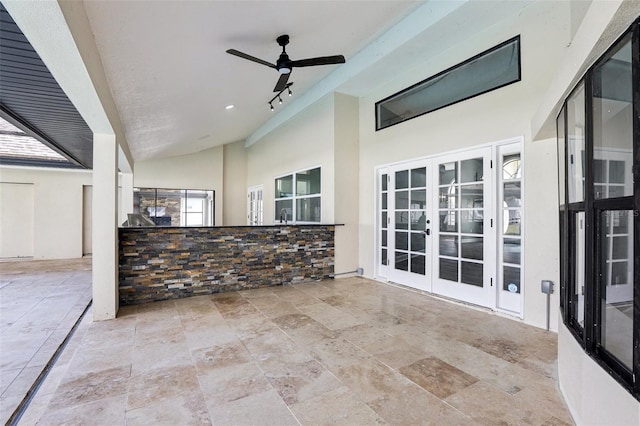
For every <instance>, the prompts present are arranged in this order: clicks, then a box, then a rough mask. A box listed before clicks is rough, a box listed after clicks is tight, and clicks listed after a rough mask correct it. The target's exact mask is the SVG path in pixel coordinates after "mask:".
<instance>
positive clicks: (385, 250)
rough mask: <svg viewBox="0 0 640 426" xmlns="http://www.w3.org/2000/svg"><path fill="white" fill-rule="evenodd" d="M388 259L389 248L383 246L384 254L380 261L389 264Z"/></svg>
mask: <svg viewBox="0 0 640 426" xmlns="http://www.w3.org/2000/svg"><path fill="white" fill-rule="evenodd" d="M388 262H389V261H388V259H387V249H386V248H383V249H382V256H381V257H380V263H382V264H383V265H387V264H388Z"/></svg>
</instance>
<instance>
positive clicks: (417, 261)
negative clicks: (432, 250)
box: [411, 254, 425, 275]
mask: <svg viewBox="0 0 640 426" xmlns="http://www.w3.org/2000/svg"><path fill="white" fill-rule="evenodd" d="M424 265H425V257H424V256H422V255H420V254H411V272H413V273H414V274H420V275H424V269H425V268H424Z"/></svg>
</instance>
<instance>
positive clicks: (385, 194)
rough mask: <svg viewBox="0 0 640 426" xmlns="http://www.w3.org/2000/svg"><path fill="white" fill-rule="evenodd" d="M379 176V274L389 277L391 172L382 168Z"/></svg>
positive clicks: (381, 276)
mask: <svg viewBox="0 0 640 426" xmlns="http://www.w3.org/2000/svg"><path fill="white" fill-rule="evenodd" d="M377 178H378V191H379V192H378V208H377V209H376V212H377V218H376V221H377V227H376V229H377V234H378V235H377V244H376V247H377V253H376V258H377V259H378V276H379V277H380V278H387V276H388V272H387V271H388V269H389V268H388V265H389V243H388V241H389V238H388V232H389V222H390V221H389V201H388V200H389V172H388V170H387V169H386V168H385V169H380V170H379V171H378V174H377Z"/></svg>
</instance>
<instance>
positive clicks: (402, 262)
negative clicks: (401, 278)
mask: <svg viewBox="0 0 640 426" xmlns="http://www.w3.org/2000/svg"><path fill="white" fill-rule="evenodd" d="M395 256H396V262H395V268H396V269H398V270H400V271H408V270H409V255H408V254H407V253H402V252H399V251H397V252H395Z"/></svg>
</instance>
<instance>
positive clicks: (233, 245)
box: [118, 225, 335, 306]
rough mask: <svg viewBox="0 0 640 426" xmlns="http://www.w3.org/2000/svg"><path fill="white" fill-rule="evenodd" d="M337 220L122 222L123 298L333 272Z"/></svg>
mask: <svg viewBox="0 0 640 426" xmlns="http://www.w3.org/2000/svg"><path fill="white" fill-rule="evenodd" d="M334 231H335V225H273V226H238V227H185V228H176V227H166V228H165V227H135V228H120V229H119V232H118V234H119V247H120V250H119V251H120V253H119V264H120V265H119V288H120V305H122V306H124V305H133V304H138V303H144V302H151V301H157V300H167V299H177V298H182V297H189V296H195V295H202V294H212V293H220V292H225V291H234V290H242V289H252V288H259V287H266V286H274V285H282V284H290V283H298V282H305V281H313V280H320V279H323V278H330V277H332V276H333V273H334V271H333V266H334V256H335V252H334Z"/></svg>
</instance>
